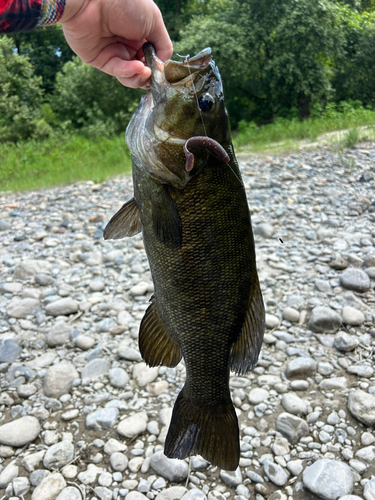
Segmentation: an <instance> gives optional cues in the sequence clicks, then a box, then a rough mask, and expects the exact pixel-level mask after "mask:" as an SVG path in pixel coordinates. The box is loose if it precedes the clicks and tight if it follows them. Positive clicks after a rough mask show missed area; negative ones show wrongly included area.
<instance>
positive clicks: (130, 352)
mask: <svg viewBox="0 0 375 500" xmlns="http://www.w3.org/2000/svg"><path fill="white" fill-rule="evenodd" d="M117 354H118V355H119V357H120V358H122V359H126V360H127V361H141V359H142V356H141V354H140V352H139V351H138V349H133V348H132V347H129V346H128V344H127V342H123V343H121V344H120V345H119V346H118V349H117Z"/></svg>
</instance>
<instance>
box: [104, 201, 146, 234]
mask: <svg viewBox="0 0 375 500" xmlns="http://www.w3.org/2000/svg"><path fill="white" fill-rule="evenodd" d="M141 230H142V222H141V214H140V211H139V208H138V206H137V203H136V201H135V199H134V198H132V199H131V200H129V201H128V202H126V203H125V204H124V205H123V206H122V207H121V208H120V210H119V211H118V212H117V213H116V214H115V215H114V216H113V217H112V219H111V220H110V221H109V222H108V224H107V226H106V228H105V229H104V239H105V240H119V239H121V238H125V237H126V236H134V235H135V234H137V233H139V232H140V231H141Z"/></svg>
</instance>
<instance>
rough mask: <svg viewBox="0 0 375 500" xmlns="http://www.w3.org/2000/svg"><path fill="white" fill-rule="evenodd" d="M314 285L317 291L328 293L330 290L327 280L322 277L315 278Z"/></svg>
mask: <svg viewBox="0 0 375 500" xmlns="http://www.w3.org/2000/svg"><path fill="white" fill-rule="evenodd" d="M315 287H316V288H317V290H319V292H324V293H330V292H331V290H332V288H331V285H330V283H329V281H326V280H322V279H317V280H316V281H315Z"/></svg>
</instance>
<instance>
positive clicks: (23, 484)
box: [12, 477, 30, 497]
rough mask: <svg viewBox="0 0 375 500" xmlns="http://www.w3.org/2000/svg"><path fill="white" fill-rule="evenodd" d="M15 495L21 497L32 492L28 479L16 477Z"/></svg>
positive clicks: (14, 484) (13, 483) (14, 481)
mask: <svg viewBox="0 0 375 500" xmlns="http://www.w3.org/2000/svg"><path fill="white" fill-rule="evenodd" d="M12 485H13V493H14V494H15V495H16V496H17V497H19V496H21V495H26V493H28V492H29V490H30V481H29V479H28V478H27V477H15V478H14V479H13V481H12Z"/></svg>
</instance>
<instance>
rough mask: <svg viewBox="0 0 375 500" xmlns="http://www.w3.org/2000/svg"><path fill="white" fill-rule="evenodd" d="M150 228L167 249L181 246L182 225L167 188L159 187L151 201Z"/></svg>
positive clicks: (164, 186)
mask: <svg viewBox="0 0 375 500" xmlns="http://www.w3.org/2000/svg"><path fill="white" fill-rule="evenodd" d="M152 227H153V229H154V232H155V234H156V237H157V239H158V240H159V241H160V242H161V243H163V244H164V245H165V246H167V247H168V248H179V247H181V245H182V223H181V219H180V216H179V214H178V210H177V206H176V203H175V201H174V200H173V198H172V196H171V194H170V192H169V190H168V186H166V185H161V186H160V190H159V191H158V193H157V196H155V197H154V198H153V199H152Z"/></svg>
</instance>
